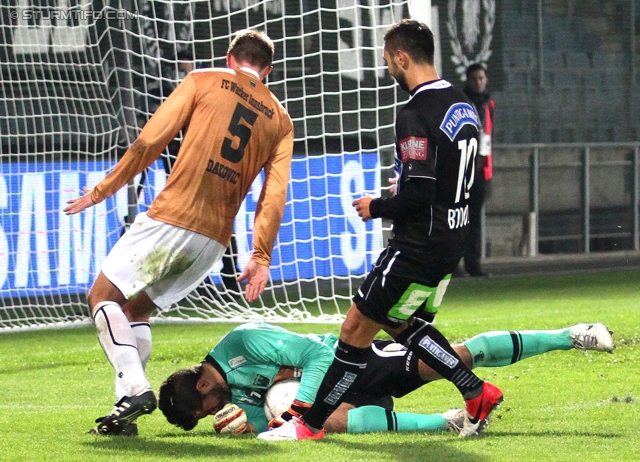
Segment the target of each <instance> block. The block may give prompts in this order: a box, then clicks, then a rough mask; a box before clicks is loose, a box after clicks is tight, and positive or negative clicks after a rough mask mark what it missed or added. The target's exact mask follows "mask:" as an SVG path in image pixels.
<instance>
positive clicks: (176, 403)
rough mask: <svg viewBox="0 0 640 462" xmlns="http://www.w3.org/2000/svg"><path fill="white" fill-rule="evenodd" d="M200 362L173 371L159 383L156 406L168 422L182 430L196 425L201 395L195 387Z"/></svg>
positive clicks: (199, 374)
mask: <svg viewBox="0 0 640 462" xmlns="http://www.w3.org/2000/svg"><path fill="white" fill-rule="evenodd" d="M201 374H202V364H196V365H195V366H191V367H189V368H187V369H181V370H179V371H177V372H174V373H173V374H171V375H170V376H169V378H168V379H167V380H165V381H164V382H163V383H162V385H160V391H159V392H158V407H159V408H160V410H161V411H162V413H163V414H164V416H165V417H166V418H167V420H168V421H169V423H170V424H172V425H175V426H176V427H180V428H182V429H184V430H191V429H192V428H194V427H195V426H196V425H198V419H197V418H196V412H197V411H199V410H200V409H202V396H201V395H200V392H199V391H198V389H197V388H196V385H197V383H198V380H199V379H200V376H201Z"/></svg>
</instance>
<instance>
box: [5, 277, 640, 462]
mask: <svg viewBox="0 0 640 462" xmlns="http://www.w3.org/2000/svg"><path fill="white" fill-rule="evenodd" d="M638 288H640V272H638V271H629V272H610V273H603V274H581V275H561V276H557V275H556V276H549V277H535V278H512V279H489V280H476V279H473V280H455V279H454V280H453V281H452V283H451V285H450V286H449V290H448V292H447V295H446V297H445V300H444V303H443V305H442V307H441V309H440V313H439V314H438V324H437V325H438V327H439V328H440V329H441V330H442V331H443V332H444V334H445V335H446V336H447V337H448V338H449V339H451V340H452V341H461V340H464V339H466V338H469V337H471V336H473V335H475V334H477V333H480V332H483V331H491V330H525V329H555V328H560V327H566V326H570V325H573V324H577V323H579V322H596V321H600V322H604V323H605V324H607V325H608V326H609V327H610V328H611V329H612V330H613V331H614V339H615V341H616V345H617V348H616V350H615V352H614V353H613V354H606V353H594V352H587V353H581V352H578V351H575V350H571V351H556V352H551V353H547V354H545V355H542V356H538V357H535V358H530V359H527V360H524V361H522V362H520V363H518V364H515V365H513V366H508V367H502V368H491V369H490V368H487V369H476V373H478V375H479V376H480V377H482V378H485V379H488V380H491V381H492V382H493V383H495V384H496V385H498V386H499V387H501V388H502V390H503V391H504V394H505V401H504V403H503V404H502V406H501V408H499V409H498V410H497V411H495V412H494V419H493V421H492V423H491V425H490V426H489V428H488V429H487V430H486V431H485V432H484V433H482V434H481V435H479V436H478V437H476V438H471V439H465V440H463V439H460V438H458V437H457V436H456V435H454V434H451V433H438V434H433V433H397V434H392V433H380V434H371V435H330V436H328V437H327V438H325V439H324V440H322V441H316V442H313V441H304V442H299V443H295V442H293V443H280V444H278V443H267V442H263V441H258V440H257V439H255V437H253V436H240V437H220V436H216V435H215V434H214V432H213V430H212V427H211V425H212V422H211V418H208V419H206V420H203V421H201V423H200V424H199V425H198V426H197V427H196V428H195V430H194V431H192V432H184V431H182V430H179V429H177V428H175V427H172V426H170V425H169V424H168V423H167V422H166V421H165V420H164V417H163V416H162V414H161V412H159V411H156V412H155V413H154V414H152V415H151V416H145V417H143V418H141V419H140V436H138V437H101V436H94V435H89V434H86V431H87V430H88V429H89V428H90V427H92V426H93V420H94V419H95V418H96V417H98V416H103V415H105V414H107V413H108V412H109V411H110V409H111V406H112V405H113V402H114V401H115V399H114V395H113V382H114V377H113V371H112V369H111V366H109V364H108V363H107V361H106V359H105V357H104V354H103V353H102V350H101V349H100V346H99V345H98V342H97V339H96V336H95V332H94V331H93V329H90V328H82V329H67V330H51V331H38V332H17V333H10V334H0V390H2V399H1V400H0V460H7V461H35V460H38V461H49V460H50V461H166V460H189V461H194V460H212V459H217V460H229V461H244V460H246V461H269V462H273V461H284V460H286V461H363V460H366V461H418V460H436V461H438V462H444V461H473V462H483V461H527V462H530V461H545V462H548V461H567V460H598V461H637V460H640V431H639V430H638V428H639V426H640V404H639V403H640V373H639V372H638V371H639V370H640V346H639V343H640V297H639V296H638V294H639V292H638ZM232 327H233V325H230V324H197V325H157V326H154V327H153V334H154V347H153V349H154V351H153V354H152V357H151V361H150V362H149V364H148V366H147V372H148V376H149V379H150V381H151V384H152V385H153V386H154V388H155V389H156V390H157V388H158V386H159V385H160V383H161V382H162V380H164V379H165V378H166V377H167V376H168V375H169V374H170V373H172V372H173V371H175V370H177V369H179V368H182V367H186V366H188V365H191V364H195V363H197V362H199V361H200V360H201V359H202V358H203V357H204V356H205V354H206V353H207V352H208V351H209V349H210V348H211V347H212V346H213V345H214V344H215V343H216V342H217V341H218V340H219V339H220V338H221V337H222V335H224V333H225V332H227V331H228V330H229V329H231V328H232ZM287 327H288V328H289V329H291V330H294V331H298V332H334V333H337V332H338V331H339V326H337V325H309V324H290V325H287ZM460 406H461V399H460V397H459V395H458V393H457V391H456V390H455V388H454V387H453V386H452V385H450V384H449V383H447V382H443V381H441V382H438V383H434V384H430V385H427V386H425V387H423V388H422V389H421V390H419V391H417V392H415V393H413V394H411V395H409V396H407V397H405V398H403V399H400V400H397V401H396V410H398V411H404V412H421V413H432V412H440V411H444V410H447V409H450V408H453V407H460Z"/></svg>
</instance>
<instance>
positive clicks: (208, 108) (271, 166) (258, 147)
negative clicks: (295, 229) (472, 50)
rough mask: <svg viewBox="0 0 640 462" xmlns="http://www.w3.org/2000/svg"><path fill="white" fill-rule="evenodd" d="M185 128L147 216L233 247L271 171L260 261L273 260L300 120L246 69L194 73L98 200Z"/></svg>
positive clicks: (100, 189)
mask: <svg viewBox="0 0 640 462" xmlns="http://www.w3.org/2000/svg"><path fill="white" fill-rule="evenodd" d="M183 128H184V129H186V133H185V135H184V139H183V141H182V146H181V147H180V151H179V152H178V157H177V160H176V162H175V164H174V166H173V169H172V171H171V174H170V175H169V177H168V179H167V183H166V186H165V188H164V189H163V190H162V192H160V194H159V195H158V197H156V199H155V200H154V201H153V203H152V204H151V207H150V208H149V211H148V212H147V214H148V215H149V216H150V217H151V218H154V219H155V220H159V221H162V222H164V223H169V224H171V225H175V226H178V227H180V228H185V229H189V230H191V231H195V232H197V233H200V234H203V235H205V236H208V237H210V238H212V239H215V240H216V241H218V242H220V243H222V244H224V245H228V244H229V241H230V239H231V234H232V232H233V222H234V219H235V217H236V214H237V213H238V210H239V208H240V205H241V203H242V201H243V200H244V198H245V196H246V195H247V193H248V192H249V188H250V187H251V184H252V182H253V180H254V179H255V177H256V176H257V175H258V174H259V173H260V171H261V170H262V169H263V168H264V170H265V181H264V186H263V188H262V194H261V195H260V200H259V202H258V205H257V208H256V215H255V223H254V234H253V247H254V252H253V257H252V258H253V259H254V260H255V261H256V262H258V263H261V264H267V265H268V264H269V263H270V262H271V251H272V249H273V244H274V242H275V239H276V235H277V233H278V230H279V229H280V222H281V221H282V214H283V213H284V208H285V202H286V195H287V185H288V182H289V174H290V169H291V157H292V155H293V123H292V121H291V118H290V117H289V114H288V113H287V111H286V110H285V109H284V107H283V106H282V105H281V104H280V102H279V101H278V99H277V98H276V97H275V96H274V95H273V94H272V93H271V91H269V89H268V88H267V87H266V86H265V85H264V84H263V83H262V82H260V80H259V79H258V78H257V77H256V76H255V75H254V74H253V73H251V72H248V71H247V72H245V70H244V69H243V70H241V71H238V72H236V71H233V70H231V69H202V70H197V71H194V72H191V73H190V74H189V75H187V77H185V79H184V80H183V81H182V82H181V83H180V85H178V87H177V88H176V89H175V90H174V91H173V92H172V93H171V95H169V97H168V98H167V99H166V101H165V102H164V103H162V105H161V106H160V107H159V108H158V110H157V111H156V113H155V114H154V115H153V117H151V119H149V122H148V123H147V124H146V125H145V126H144V128H143V129H142V131H141V132H140V136H138V138H137V139H136V140H135V142H134V143H133V145H132V146H131V147H130V148H129V149H128V150H127V152H126V153H125V155H124V156H123V157H122V159H121V160H120V162H118V164H117V165H116V166H115V168H114V169H113V171H112V172H110V173H109V174H108V175H107V176H106V177H105V179H104V180H102V181H101V182H100V183H99V184H98V185H97V186H96V187H95V188H94V189H93V192H92V195H91V198H92V199H93V201H94V202H95V203H98V202H101V201H103V200H104V199H105V198H107V197H110V196H112V195H113V194H115V193H116V191H118V190H119V189H120V188H122V187H123V186H124V185H125V184H127V183H128V182H130V181H131V180H132V179H133V178H134V177H135V176H136V175H137V174H138V173H140V172H142V170H144V169H145V168H146V167H148V166H150V165H151V164H152V163H153V162H154V161H155V160H156V159H157V158H158V157H159V156H160V154H161V153H162V151H163V150H164V148H165V147H166V146H167V144H168V143H169V142H170V141H171V140H173V139H174V137H175V136H176V134H177V133H178V132H179V131H180V130H181V129H183Z"/></svg>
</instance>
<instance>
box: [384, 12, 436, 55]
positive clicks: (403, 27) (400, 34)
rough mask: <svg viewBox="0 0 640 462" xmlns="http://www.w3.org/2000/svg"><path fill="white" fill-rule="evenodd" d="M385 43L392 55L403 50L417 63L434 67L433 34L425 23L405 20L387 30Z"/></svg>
mask: <svg viewBox="0 0 640 462" xmlns="http://www.w3.org/2000/svg"><path fill="white" fill-rule="evenodd" d="M384 43H385V47H386V48H387V50H389V52H391V53H394V52H396V51H398V50H403V51H404V52H406V53H407V54H408V55H409V56H410V57H411V59H413V60H414V61H415V62H416V63H426V64H431V65H433V55H434V53H435V45H434V40H433V32H431V29H429V27H428V26H427V25H426V24H425V23H423V22H420V21H416V20H415V19H403V20H402V21H400V22H398V23H396V24H394V25H393V26H391V27H390V28H389V29H388V30H387V33H386V34H385V35H384Z"/></svg>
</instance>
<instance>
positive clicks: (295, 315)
mask: <svg viewBox="0 0 640 462" xmlns="http://www.w3.org/2000/svg"><path fill="white" fill-rule="evenodd" d="M414 3H415V2H414ZM422 3H424V2H422ZM422 3H420V2H417V3H415V4H418V5H422ZM427 3H430V2H427ZM415 4H413V6H412V3H411V2H410V1H391V2H389V1H383V0H371V1H369V2H361V1H358V0H329V1H325V0H322V1H321V0H316V1H309V0H182V1H169V0H166V1H162V0H157V1H145V0H140V1H137V2H136V1H135V0H10V1H8V2H4V3H3V4H2V5H1V6H0V14H1V18H2V34H0V61H1V64H0V82H1V84H0V88H2V92H1V93H0V132H1V133H2V138H1V143H2V144H1V152H2V162H1V163H0V331H11V330H15V329H32V328H43V327H44V328H47V327H57V326H72V325H84V324H88V323H90V319H89V315H88V312H87V308H86V293H87V291H88V290H89V288H90V286H91V283H92V282H93V280H94V279H95V277H96V275H97V273H98V272H99V270H100V265H101V263H102V261H103V260H104V258H105V257H106V255H107V254H108V252H109V250H110V249H111V247H112V246H113V245H114V243H115V242H116V241H117V239H118V238H119V237H120V236H121V235H122V233H123V232H125V231H126V228H127V223H128V222H130V221H131V219H132V215H134V214H135V213H139V212H140V211H143V210H146V208H147V207H148V206H149V204H150V203H151V201H152V200H153V198H154V197H155V196H156V194H157V193H158V191H160V190H161V189H162V187H163V186H164V184H165V182H166V178H167V174H168V173H169V172H170V169H171V165H172V163H173V160H175V156H176V154H177V152H178V149H179V145H180V136H179V137H178V138H177V139H176V140H174V141H173V142H172V143H170V145H169V146H168V148H167V149H166V150H165V152H164V153H163V155H162V156H161V158H160V159H159V160H158V161H157V162H156V163H155V164H154V165H152V166H151V167H150V168H149V169H147V171H145V172H144V173H143V174H142V175H139V176H138V177H137V178H136V179H135V180H134V182H133V183H132V184H131V185H129V187H128V188H123V189H122V190H120V191H119V192H118V193H117V194H116V195H115V196H114V197H112V198H110V199H108V200H106V201H105V202H103V203H101V204H99V205H97V206H95V207H93V208H91V209H88V210H86V211H84V212H82V213H81V214H78V215H74V216H66V215H65V214H64V213H63V212H61V210H62V208H63V207H64V205H65V203H66V201H67V200H68V199H70V198H72V197H76V196H77V195H78V194H80V193H81V190H82V187H83V186H87V187H91V186H93V185H94V184H96V183H97V182H98V181H100V179H101V178H103V177H104V176H105V175H106V174H107V173H108V172H109V171H110V170H111V169H112V168H113V166H114V165H115V164H116V163H117V161H118V159H119V158H120V156H121V155H122V154H123V153H124V151H125V150H126V149H127V147H128V146H129V145H130V144H131V142H133V140H134V139H135V137H136V136H137V134H138V133H139V132H140V129H141V128H142V126H143V125H144V123H145V122H146V121H147V120H148V119H149V117H150V116H151V115H152V114H153V112H154V111H155V109H156V108H157V107H158V106H159V104H161V102H162V101H163V100H164V99H165V98H166V97H167V95H168V94H169V93H170V92H171V91H172V90H173V88H175V87H176V86H177V84H178V83H179V81H180V80H181V79H182V78H183V77H184V75H185V72H188V70H189V69H190V66H194V67H224V65H225V55H226V50H227V47H228V45H229V42H230V40H231V39H232V37H233V34H234V33H235V32H237V31H238V30H240V29H244V28H254V29H259V30H262V31H265V32H266V33H267V34H268V35H269V36H270V37H271V38H272V39H273V41H274V43H275V46H276V54H275V59H274V63H273V65H274V70H273V72H272V73H271V75H270V76H269V77H268V80H267V84H268V86H269V88H270V89H271V91H272V92H273V93H274V94H275V95H276V96H277V97H278V98H279V99H280V100H281V101H282V103H283V104H284V106H285V107H286V108H287V110H288V111H289V113H290V114H291V116H292V119H293V121H294V126H295V155H294V161H293V164H292V174H291V181H290V185H289V192H288V198H287V206H286V210H285V215H284V219H283V222H282V226H281V230H280V233H279V235H278V239H277V241H276V245H275V248H274V252H273V262H272V266H271V274H270V281H269V284H268V286H267V289H266V290H265V293H264V295H263V296H262V297H261V298H260V300H259V302H255V303H252V304H248V303H247V302H246V301H245V300H244V298H243V297H242V296H241V294H240V292H239V291H238V288H237V286H235V285H234V284H233V278H234V277H235V275H236V274H239V272H240V271H241V270H242V268H243V267H244V265H245V264H246V263H247V261H248V259H249V258H250V254H251V239H252V231H253V217H254V213H255V206H256V203H257V200H258V197H259V193H260V189H261V186H262V181H263V180H262V176H259V177H258V178H257V179H256V181H255V183H254V184H253V186H252V188H251V190H250V192H249V195H248V196H247V198H246V200H245V202H244V203H243V205H242V208H241V210H240V213H239V214H238V216H237V218H236V221H235V227H234V242H233V245H232V246H231V248H230V251H229V254H228V255H227V256H226V257H225V259H223V262H221V264H219V265H217V266H216V267H214V269H213V270H212V273H211V275H210V276H209V277H208V278H207V280H206V281H205V282H204V283H203V285H202V286H201V287H199V288H198V289H197V290H196V291H194V292H193V293H192V294H190V295H189V296H188V297H187V298H186V299H185V300H183V301H182V302H181V303H179V304H177V305H175V306H172V307H170V308H169V309H167V310H164V311H162V312H161V313H159V314H158V316H157V318H155V320H156V321H179V320H182V321H185V322H189V321H193V320H198V321H202V320H208V321H230V322H231V321H232V322H242V321H246V320H255V319H261V320H268V321H273V322H288V321H301V320H304V321H306V322H338V321H340V320H341V319H342V318H343V316H344V314H345V313H346V309H347V308H348V306H349V304H350V299H351V297H352V295H353V294H354V292H355V291H356V290H357V288H358V286H359V284H360V282H361V281H362V280H363V278H364V276H365V275H366V273H367V272H368V271H369V269H370V267H371V265H372V264H373V262H374V261H375V259H376V258H377V256H378V254H379V252H380V250H381V248H382V246H383V234H384V232H385V231H386V228H385V227H384V226H383V223H382V222H381V220H372V221H370V222H367V223H363V222H362V221H361V220H360V219H359V217H358V216H357V214H356V212H355V211H354V210H353V208H352V207H351V202H352V201H353V199H354V198H356V197H359V196H361V195H362V194H365V193H369V194H373V195H380V194H381V193H384V191H385V190H386V189H388V184H387V181H386V178H388V177H389V175H390V173H391V168H392V163H393V161H392V157H393V141H394V126H393V124H394V118H395V114H396V111H397V109H398V108H399V106H401V105H402V104H404V102H406V99H407V97H406V94H404V93H402V92H401V91H399V90H398V87H397V85H396V84H395V81H393V79H391V78H390V77H389V75H388V74H387V72H386V66H385V63H384V61H383V60H382V46H383V36H384V33H385V31H386V29H387V28H388V27H389V26H390V25H391V24H393V23H394V22H396V21H398V20H399V19H401V18H403V17H409V15H410V12H411V11H414V10H415V11H420V12H422V13H424V11H425V10H424V8H423V7H419V8H418V9H417V10H416V8H415ZM234 266H235V269H233V267H234ZM229 268H232V269H231V270H229ZM221 271H222V276H221Z"/></svg>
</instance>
